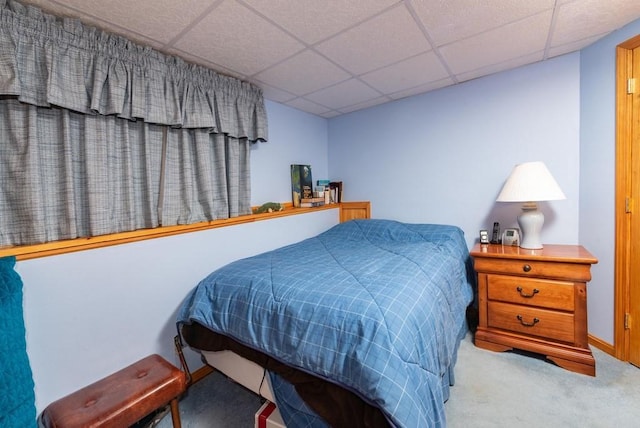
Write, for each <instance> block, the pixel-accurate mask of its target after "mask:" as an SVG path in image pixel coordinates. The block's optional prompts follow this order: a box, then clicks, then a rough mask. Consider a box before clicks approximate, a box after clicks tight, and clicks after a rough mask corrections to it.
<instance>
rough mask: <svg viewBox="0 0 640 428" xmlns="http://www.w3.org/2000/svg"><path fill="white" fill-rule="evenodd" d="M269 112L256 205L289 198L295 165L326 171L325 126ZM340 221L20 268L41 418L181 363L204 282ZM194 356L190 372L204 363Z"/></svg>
mask: <svg viewBox="0 0 640 428" xmlns="http://www.w3.org/2000/svg"><path fill="white" fill-rule="evenodd" d="M267 112H268V115H269V125H270V139H269V142H268V143H264V144H260V145H258V146H257V147H254V150H253V152H252V160H251V161H252V168H253V175H252V187H253V192H252V202H253V204H254V205H259V204H262V203H263V202H267V201H278V202H281V201H287V200H290V198H291V193H290V190H289V189H290V178H289V164H290V163H291V162H294V161H295V162H300V163H309V164H311V165H312V167H314V171H315V170H318V171H320V172H321V173H324V174H326V171H327V138H326V134H327V130H326V128H327V123H326V120H325V119H322V118H318V117H316V116H312V115H309V114H307V113H303V112H300V111H298V110H295V109H291V108H288V107H285V106H282V105H279V104H274V103H267ZM287 154H288V155H287ZM337 222H338V209H331V210H325V211H320V212H315V213H309V214H303V215H296V216H288V217H282V218H277V219H272V220H266V221H258V222H253V223H248V224H243V225H237V226H230V227H224V228H218V229H212V230H208V231H204V232H193V233H187V234H183V235H177V236H171V237H167V238H161V239H153V240H147V241H141V242H136V243H131V244H124V245H118V246H112V247H107V248H101V249H96V250H88V251H82V252H76V253H70V254H64V255H59V256H51V257H44V258H39V259H33V260H26V261H19V262H18V263H17V265H16V270H17V272H18V273H19V274H20V275H21V277H22V280H23V282H24V316H25V325H26V330H27V352H28V354H29V359H30V363H31V368H32V371H33V377H34V381H35V385H36V386H35V393H36V408H37V411H38V412H40V411H41V410H42V409H44V407H46V406H47V405H48V404H49V403H50V402H52V401H54V400H56V399H58V398H60V397H62V396H64V395H66V394H68V393H70V392H72V391H75V390H77V389H78V388H80V387H83V386H85V385H88V384H89V383H91V382H93V381H95V380H97V379H100V378H102V377H104V376H106V375H108V374H110V373H112V372H114V371H116V370H118V369H120V368H123V367H125V366H126V365H128V364H131V363H132V362H134V361H136V360H138V359H139V358H142V357H144V356H146V355H149V354H151V353H159V354H161V355H163V356H164V357H166V358H167V359H169V361H172V362H174V363H175V364H178V360H177V358H176V356H175V353H174V350H173V337H174V336H175V334H176V327H175V316H176V313H177V310H178V307H179V305H180V303H181V302H182V300H183V299H184V298H185V297H186V295H187V293H188V292H189V290H191V289H192V288H193V287H194V286H195V285H196V284H197V282H198V281H199V280H200V279H202V278H203V277H204V276H205V275H206V274H208V273H209V272H211V271H212V270H214V269H215V268H217V267H220V266H222V265H223V264H225V263H227V262H230V261H232V260H236V259H238V258H242V257H246V256H250V255H254V254H257V253H260V252H263V251H267V250H270V249H273V248H277V247H280V246H282V245H286V244H290V243H292V242H296V241H299V240H302V239H304V238H307V237H309V236H313V235H316V234H318V233H320V232H322V231H324V230H326V229H328V228H329V227H331V226H333V225H334V224H336V223H337ZM188 358H189V364H190V366H191V367H190V368H191V369H192V370H194V369H197V368H198V367H199V366H200V365H201V363H200V360H199V358H197V355H196V354H195V353H193V352H191V351H188Z"/></svg>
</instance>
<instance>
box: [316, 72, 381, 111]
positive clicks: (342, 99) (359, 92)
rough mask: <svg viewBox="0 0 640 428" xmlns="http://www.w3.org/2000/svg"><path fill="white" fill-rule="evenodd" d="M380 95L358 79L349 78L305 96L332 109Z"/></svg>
mask: <svg viewBox="0 0 640 428" xmlns="http://www.w3.org/2000/svg"><path fill="white" fill-rule="evenodd" d="M379 96H380V94H379V93H378V92H376V91H374V90H373V89H371V88H370V87H369V86H367V85H365V84H364V83H362V82H361V81H359V80H358V79H349V80H347V81H346V82H342V83H338V84H337V85H335V86H331V87H329V88H325V89H321V90H319V91H317V92H314V93H312V94H309V95H307V96H305V98H307V99H309V100H311V101H313V102H316V103H318V104H321V105H323V106H327V107H329V108H331V109H340V108H342V107H346V106H351V105H354V104H358V103H361V102H364V101H367V100H371V99H374V98H378V97H379Z"/></svg>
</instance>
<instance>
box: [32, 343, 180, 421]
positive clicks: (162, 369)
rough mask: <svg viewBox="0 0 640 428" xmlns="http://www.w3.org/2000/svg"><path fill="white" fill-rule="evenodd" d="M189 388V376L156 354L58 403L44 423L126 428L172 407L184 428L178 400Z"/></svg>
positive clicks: (44, 415)
mask: <svg viewBox="0 0 640 428" xmlns="http://www.w3.org/2000/svg"><path fill="white" fill-rule="evenodd" d="M186 386H187V377H186V375H185V373H184V372H183V371H182V370H180V369H178V368H177V367H175V366H173V365H172V364H170V363H168V362H167V361H166V360H165V359H164V358H162V357H161V356H159V355H156V354H154V355H150V356H148V357H146V358H143V359H142V360H140V361H138V362H136V363H133V364H131V365H130V366H128V367H125V368H124V369H122V370H120V371H118V372H116V373H114V374H112V375H109V376H107V377H105V378H104V379H101V380H99V381H97V382H95V383H93V384H91V385H88V386H86V387H84V388H82V389H80V390H78V391H76V392H74V393H72V394H69V395H67V396H66V397H63V398H61V399H59V400H57V401H54V402H53V403H51V404H50V405H49V406H47V408H46V409H45V410H44V411H43V412H42V414H41V415H40V420H41V423H42V425H43V426H44V427H46V428H72V427H74V428H75V427H82V428H88V427H118V428H122V427H129V426H131V425H133V424H135V423H136V422H138V421H140V420H141V419H142V418H144V417H145V416H147V415H149V414H150V413H152V412H153V411H154V410H157V409H160V408H161V407H163V406H166V405H167V404H169V403H170V404H171V417H172V420H173V426H174V428H180V411H179V409H178V400H179V398H180V396H181V395H182V393H183V392H184V391H185V389H186Z"/></svg>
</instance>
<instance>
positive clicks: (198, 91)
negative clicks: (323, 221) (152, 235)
mask: <svg viewBox="0 0 640 428" xmlns="http://www.w3.org/2000/svg"><path fill="white" fill-rule="evenodd" d="M0 3H1V4H0V245H27V244H35V243H42V242H49V241H56V240H61V239H72V238H77V237H87V236H95V235H101V234H107V233H116V232H122V231H129V230H136V229H142V228H152V227H158V226H160V225H175V224H189V223H195V222H200V221H206V220H214V219H219V218H228V217H233V216H238V215H243V214H249V213H250V212H251V208H250V175H249V174H250V173H249V156H250V149H249V146H250V145H251V144H252V143H255V142H258V141H266V140H267V116H266V110H265V107H264V100H263V96H262V91H261V90H260V89H259V88H258V87H256V86H254V85H251V84H249V83H246V82H242V81H240V80H238V79H235V78H232V77H228V76H224V75H220V74H218V73H215V72H214V71H212V70H209V69H207V68H204V67H200V66H197V65H193V64H188V63H186V62H184V61H183V60H181V59H179V58H177V57H171V56H166V55H163V54H161V53H160V52H157V51H155V50H153V49H151V48H148V47H144V46H139V45H136V44H134V43H132V42H131V41H129V40H127V39H125V38H122V37H120V36H116V35H112V34H109V33H105V32H103V31H100V30H98V29H95V28H92V27H88V26H85V25H83V24H82V23H81V22H79V21H77V20H73V19H68V18H56V17H54V16H51V15H47V14H44V13H43V12H42V11H40V10H39V9H37V8H35V7H33V6H24V5H22V4H21V3H18V2H15V1H13V0H6V1H2V2H0Z"/></svg>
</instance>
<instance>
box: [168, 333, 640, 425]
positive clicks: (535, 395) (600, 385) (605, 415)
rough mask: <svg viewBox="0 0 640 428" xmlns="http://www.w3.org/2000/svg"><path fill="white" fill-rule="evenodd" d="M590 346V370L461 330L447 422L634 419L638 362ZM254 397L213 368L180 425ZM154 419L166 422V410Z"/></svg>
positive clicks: (205, 419) (221, 414)
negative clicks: (493, 345)
mask: <svg viewBox="0 0 640 428" xmlns="http://www.w3.org/2000/svg"><path fill="white" fill-rule="evenodd" d="M592 349H593V353H594V356H595V359H596V377H595V378H594V377H591V376H585V375H581V374H577V373H573V372H570V371H567V370H564V369H561V368H559V367H557V366H555V365H553V364H552V363H549V362H547V361H545V360H542V359H540V358H535V357H532V356H525V355H520V354H518V353H514V352H504V353H495V352H490V351H485V350H482V349H478V348H476V347H475V346H473V342H472V337H471V335H470V334H469V335H467V337H466V338H465V340H464V341H463V342H462V343H461V346H460V352H459V356H458V364H457V366H456V385H455V386H454V387H453V388H451V398H450V399H449V401H448V402H447V403H446V405H445V409H446V414H447V422H448V427H450V428H463V427H464V428H467V427H473V428H476V427H477V428H483V427H516V426H517V427H520V428H529V427H531V428H533V427H544V428H554V427H563V428H570V427H576V428H577V427H580V428H600V427H602V428H609V427H616V428H626V427H638V426H640V369H638V368H636V367H634V366H632V365H630V364H628V363H623V362H621V361H619V360H616V359H615V358H613V357H611V356H609V355H607V354H605V353H604V352H602V351H600V350H598V349H595V348H592ZM260 405H261V402H260V398H259V397H257V396H255V395H254V394H253V393H251V392H249V391H247V390H245V389H244V388H243V387H242V386H239V385H237V384H235V383H233V382H232V381H230V380H228V379H226V378H225V377H224V376H222V375H221V374H219V373H213V374H212V375H209V376H207V377H206V378H205V379H203V380H202V381H200V382H198V383H197V384H195V385H194V386H192V388H191V389H190V391H189V392H188V394H187V396H186V397H185V398H184V399H183V400H182V401H181V402H180V410H181V412H180V413H181V415H182V426H183V427H185V428H196V427H197V428H245V427H247V428H250V427H253V425H254V414H255V412H256V410H258V408H260ZM157 426H158V427H160V428H170V427H171V417H170V416H165V417H164V418H163V419H162V420H161V421H160V423H159V424H158V425H157ZM292 428H294V427H292Z"/></svg>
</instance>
